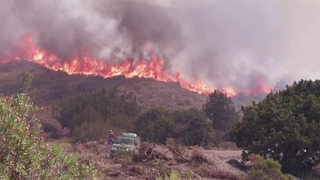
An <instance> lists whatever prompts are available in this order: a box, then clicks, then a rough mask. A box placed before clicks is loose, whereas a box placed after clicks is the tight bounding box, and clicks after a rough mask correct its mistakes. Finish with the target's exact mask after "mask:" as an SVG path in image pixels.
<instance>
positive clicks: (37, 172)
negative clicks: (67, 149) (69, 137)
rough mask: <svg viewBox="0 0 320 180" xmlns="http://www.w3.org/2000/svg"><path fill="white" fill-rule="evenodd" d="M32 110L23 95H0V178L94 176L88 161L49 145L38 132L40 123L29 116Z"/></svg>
mask: <svg viewBox="0 0 320 180" xmlns="http://www.w3.org/2000/svg"><path fill="white" fill-rule="evenodd" d="M35 110H36V108H35V107H34V106H33V104H32V103H31V102H30V100H29V98H28V97H27V96H25V95H16V96H14V97H7V98H6V97H0V137H1V138H0V179H74V178H76V179H85V178H93V177H94V175H95V170H94V168H93V165H92V164H91V163H81V162H80V161H79V160H78V158H77V157H76V156H75V155H65V154H63V153H62V149H61V148H60V147H58V146H51V147H49V146H48V145H46V144H45V143H44V141H43V139H42V138H41V137H39V136H38V135H39V132H40V123H39V122H38V121H37V120H35V118H34V116H31V117H30V116H29V114H30V113H31V112H34V111H35Z"/></svg>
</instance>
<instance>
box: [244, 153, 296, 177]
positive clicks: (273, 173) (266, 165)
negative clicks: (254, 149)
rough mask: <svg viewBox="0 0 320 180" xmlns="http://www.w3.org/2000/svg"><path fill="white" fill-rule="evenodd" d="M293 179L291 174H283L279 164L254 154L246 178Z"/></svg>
mask: <svg viewBox="0 0 320 180" xmlns="http://www.w3.org/2000/svg"><path fill="white" fill-rule="evenodd" d="M256 179H261V180H293V179H294V178H293V176H291V175H284V174H283V173H282V172H281V165H280V164H279V163H278V162H277V161H275V160H273V159H264V158H263V157H261V156H256V159H255V162H254V164H253V166H252V167H251V168H250V170H249V173H248V180H256Z"/></svg>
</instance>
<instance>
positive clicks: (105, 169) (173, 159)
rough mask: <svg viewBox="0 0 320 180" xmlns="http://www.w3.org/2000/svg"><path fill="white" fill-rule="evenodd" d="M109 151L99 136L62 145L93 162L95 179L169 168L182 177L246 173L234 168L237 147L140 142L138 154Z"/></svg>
mask: <svg viewBox="0 0 320 180" xmlns="http://www.w3.org/2000/svg"><path fill="white" fill-rule="evenodd" d="M109 151H110V150H109V147H108V146H107V145H105V142H104V141H103V140H101V141H92V142H87V143H80V144H75V145H72V146H69V148H67V149H66V152H67V153H77V154H78V155H79V157H80V159H81V160H82V161H92V162H94V163H95V164H96V167H97V169H98V178H99V179H155V178H157V177H161V176H162V177H163V176H168V175H169V174H170V173H171V172H176V173H178V174H179V175H180V176H181V178H183V179H240V178H241V177H244V176H245V174H246V173H245V172H244V171H241V170H240V169H239V167H238V168H237V165H239V164H240V163H239V161H240V159H241V151H240V150H205V149H203V148H201V147H181V146H176V145H175V146H160V145H156V144H145V143H144V144H142V146H141V149H140V153H139V155H138V156H130V155H128V154H119V155H117V156H116V157H113V158H112V157H110V154H109ZM230 162H233V163H230ZM234 162H236V163H234ZM237 162H238V163H237Z"/></svg>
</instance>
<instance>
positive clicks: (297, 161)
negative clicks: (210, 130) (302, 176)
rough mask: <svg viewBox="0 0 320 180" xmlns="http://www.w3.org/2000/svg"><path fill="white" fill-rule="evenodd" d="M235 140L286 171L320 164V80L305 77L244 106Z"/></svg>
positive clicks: (234, 130)
mask: <svg viewBox="0 0 320 180" xmlns="http://www.w3.org/2000/svg"><path fill="white" fill-rule="evenodd" d="M242 112H243V117H242V120H241V121H240V122H238V123H237V124H236V125H235V127H234V129H233V131H232V139H233V141H235V142H236V144H237V145H238V146H239V147H242V148H245V149H247V150H248V151H249V153H251V152H253V153H256V154H260V155H263V156H264V157H271V158H273V159H275V160H277V161H279V162H280V163H281V165H282V169H283V170H284V171H285V172H291V173H292V172H296V171H298V170H308V169H311V168H312V167H313V166H315V165H317V164H319V163H320V152H319V149H320V131H319V129H320V81H319V80H317V81H314V82H313V81H305V80H301V81H300V82H298V83H296V82H295V83H294V84H293V85H292V86H287V88H286V90H283V91H280V92H277V93H274V94H273V93H271V94H269V95H268V96H267V97H266V98H265V99H264V100H263V101H261V102H259V103H255V102H254V103H252V105H251V106H248V107H242Z"/></svg>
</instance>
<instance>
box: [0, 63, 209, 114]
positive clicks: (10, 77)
mask: <svg viewBox="0 0 320 180" xmlns="http://www.w3.org/2000/svg"><path fill="white" fill-rule="evenodd" d="M26 72H30V73H31V74H32V75H33V80H32V84H31V90H32V91H31V93H30V95H31V96H32V97H33V98H34V100H35V101H36V103H38V104H40V105H41V106H48V105H54V104H56V103H58V102H60V101H62V100H66V99H68V98H70V97H72V96H74V95H78V94H81V93H86V92H89V91H92V90H96V89H100V88H118V89H120V90H121V91H123V92H127V93H133V94H134V95H135V96H136V97H137V101H138V103H139V105H140V106H141V107H142V108H144V109H148V108H152V107H158V106H162V107H166V108H170V109H188V108H191V107H193V108H201V107H202V104H203V103H204V102H205V100H206V96H205V95H199V94H197V93H194V92H190V91H188V90H185V89H183V88H181V87H180V86H179V84H177V83H166V82H159V81H155V80H153V79H145V78H132V79H126V78H124V77H123V76H117V77H112V78H107V79H103V78H101V77H94V76H84V75H68V74H66V73H65V72H59V71H58V72H55V71H52V70H49V69H46V68H44V67H42V66H40V65H38V64H34V63H31V62H26V61H15V62H10V63H0V93H1V94H4V95H10V94H13V93H16V92H17V90H18V89H19V86H20V84H21V81H22V79H23V76H24V73H26Z"/></svg>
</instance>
